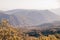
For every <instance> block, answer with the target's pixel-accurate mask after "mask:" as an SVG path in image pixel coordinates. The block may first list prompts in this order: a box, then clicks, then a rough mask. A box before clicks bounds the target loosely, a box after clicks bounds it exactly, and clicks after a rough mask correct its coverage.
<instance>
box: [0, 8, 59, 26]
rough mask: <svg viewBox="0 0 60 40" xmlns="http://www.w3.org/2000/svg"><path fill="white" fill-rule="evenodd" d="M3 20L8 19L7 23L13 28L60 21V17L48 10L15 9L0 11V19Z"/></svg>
mask: <svg viewBox="0 0 60 40" xmlns="http://www.w3.org/2000/svg"><path fill="white" fill-rule="evenodd" d="M3 18H6V19H8V20H9V23H10V24H12V25H14V26H36V25H41V24H44V23H51V22H53V21H60V17H59V16H58V15H56V14H54V13H53V12H51V11H49V10H23V9H15V10H9V11H2V12H1V11H0V19H3ZM48 25H50V24H48Z"/></svg>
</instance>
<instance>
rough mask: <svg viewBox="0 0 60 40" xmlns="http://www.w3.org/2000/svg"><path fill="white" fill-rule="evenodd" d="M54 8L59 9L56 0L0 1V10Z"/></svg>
mask: <svg viewBox="0 0 60 40" xmlns="http://www.w3.org/2000/svg"><path fill="white" fill-rule="evenodd" d="M55 8H59V1H58V0H0V10H12V9H38V10H41V9H43V10H44V9H55Z"/></svg>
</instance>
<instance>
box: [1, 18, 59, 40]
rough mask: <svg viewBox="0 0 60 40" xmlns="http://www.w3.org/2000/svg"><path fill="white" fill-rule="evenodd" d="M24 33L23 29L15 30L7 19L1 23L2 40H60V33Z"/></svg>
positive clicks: (51, 31)
mask: <svg viewBox="0 0 60 40" xmlns="http://www.w3.org/2000/svg"><path fill="white" fill-rule="evenodd" d="M22 31H25V30H22ZM22 31H21V28H18V29H17V28H14V27H13V26H12V25H10V24H9V22H8V21H7V20H6V19H3V20H1V23H0V40H60V31H55V30H45V31H44V30H43V31H38V30H36V31H35V30H32V31H29V32H28V31H27V32H26V31H25V32H22Z"/></svg>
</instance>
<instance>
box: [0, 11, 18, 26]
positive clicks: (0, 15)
mask: <svg viewBox="0 0 60 40" xmlns="http://www.w3.org/2000/svg"><path fill="white" fill-rule="evenodd" d="M2 19H7V20H8V21H9V23H10V24H12V25H14V26H16V25H18V24H17V23H18V20H17V18H16V17H15V16H13V15H8V14H5V12H4V11H0V22H1V20H2Z"/></svg>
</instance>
